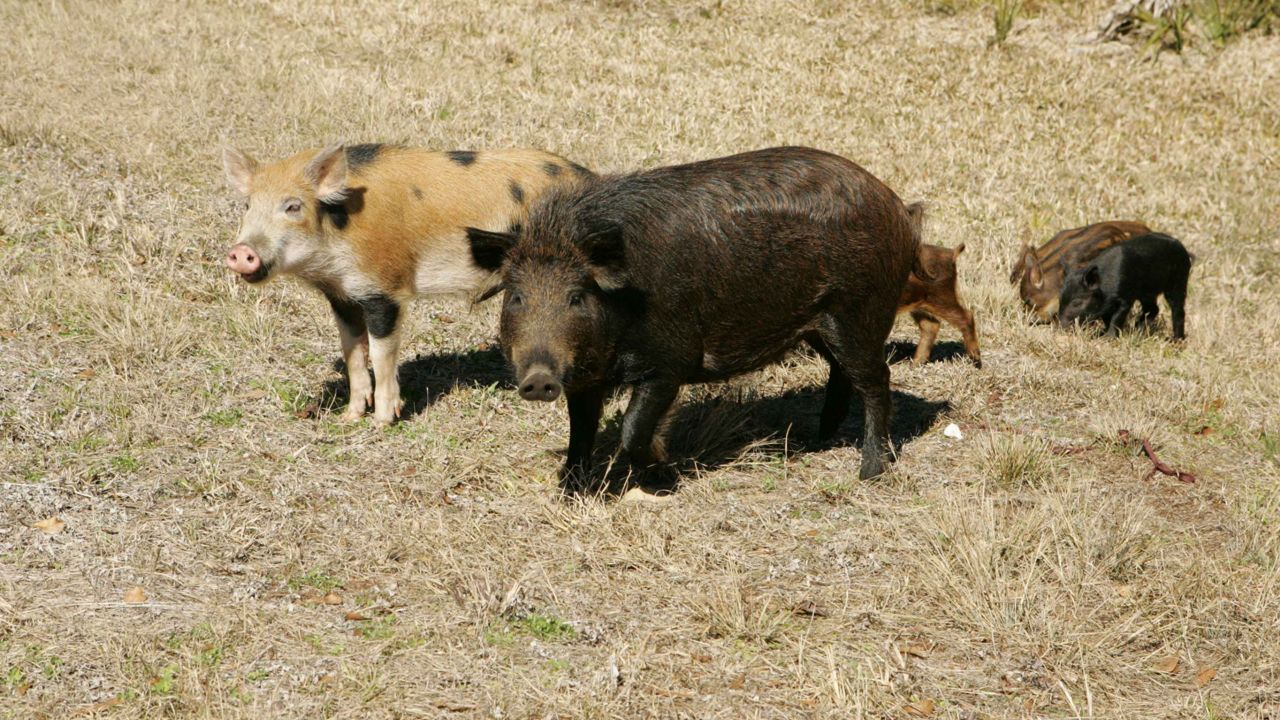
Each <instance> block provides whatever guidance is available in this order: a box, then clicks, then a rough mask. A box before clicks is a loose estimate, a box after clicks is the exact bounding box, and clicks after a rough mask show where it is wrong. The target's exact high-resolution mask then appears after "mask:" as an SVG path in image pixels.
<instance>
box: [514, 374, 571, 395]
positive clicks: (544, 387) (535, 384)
mask: <svg viewBox="0 0 1280 720" xmlns="http://www.w3.org/2000/svg"><path fill="white" fill-rule="evenodd" d="M562 390H564V388H563V386H561V385H560V381H559V380H557V379H556V377H555V376H554V375H552V374H551V371H549V370H547V369H546V368H535V369H533V370H530V371H529V372H528V373H527V374H525V376H524V379H523V380H521V381H520V397H522V398H524V399H525V400H541V401H542V402H552V401H554V400H555V399H556V398H558V397H560V392H561V391H562Z"/></svg>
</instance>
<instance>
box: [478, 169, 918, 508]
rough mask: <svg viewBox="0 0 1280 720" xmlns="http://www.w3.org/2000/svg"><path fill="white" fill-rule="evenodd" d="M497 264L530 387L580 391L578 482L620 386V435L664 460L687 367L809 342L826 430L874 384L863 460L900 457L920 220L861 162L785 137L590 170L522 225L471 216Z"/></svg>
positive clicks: (739, 362) (509, 348) (746, 368)
mask: <svg viewBox="0 0 1280 720" xmlns="http://www.w3.org/2000/svg"><path fill="white" fill-rule="evenodd" d="M469 234H470V239H471V251H472V255H473V257H474V259H475V262H476V264H477V265H479V266H480V267H483V268H487V269H495V270H497V269H500V270H501V272H502V286H501V287H502V288H504V289H505V298H504V300H503V305H502V320H501V330H500V333H501V340H502V346H503V350H504V352H505V353H506V355H507V358H508V359H509V360H510V362H511V364H512V366H513V367H514V369H515V375H516V378H517V381H518V385H519V391H520V394H521V395H522V396H523V397H524V398H525V399H528V400H543V401H553V400H555V399H557V398H558V397H559V396H560V394H561V392H563V393H564V394H565V395H566V396H567V399H568V405H569V452H568V458H567V459H566V461H565V465H564V467H563V469H562V471H561V479H562V483H563V485H564V487H565V488H566V489H568V490H569V491H575V492H576V491H581V490H584V489H588V488H589V487H590V485H591V484H589V483H588V477H589V468H590V464H591V454H592V449H593V447H594V442H595V436H596V429H597V425H598V423H599V420H600V413H601V408H602V405H603V403H604V400H605V397H606V395H607V394H608V392H609V391H610V390H611V389H612V388H614V387H616V386H618V385H629V386H631V387H632V388H633V389H632V394H631V401H630V404H629V405H628V407H627V410H626V413H625V414H624V416H623V421H622V449H623V450H624V452H625V454H626V456H627V459H628V460H629V461H630V463H631V466H632V467H633V468H636V469H643V468H645V467H648V466H652V465H657V464H659V463H661V462H662V461H663V459H664V455H665V453H664V451H663V447H662V441H661V438H660V433H658V432H657V431H658V429H659V427H660V426H661V425H662V421H663V419H664V418H665V416H666V415H667V413H668V411H669V410H670V408H671V405H672V403H673V402H674V401H675V399H676V395H677V393H678V391H679V389H680V386H681V385H683V384H686V383H699V382H716V381H723V380H727V379H729V378H731V377H734V376H735V375H741V374H743V373H747V372H751V371H753V370H757V369H759V368H761V367H764V366H766V365H769V364H770V363H774V362H777V361H779V360H781V359H782V358H783V357H784V355H786V353H787V352H788V351H789V350H791V349H792V348H794V347H795V346H797V345H798V344H800V343H801V342H805V343H808V344H809V345H810V346H812V347H813V348H814V349H815V350H816V351H817V352H818V353H819V354H820V355H821V356H822V357H823V358H825V359H826V360H827V361H828V363H830V366H831V375H830V379H829V381H828V384H827V392H826V401H825V404H824V405H823V408H822V414H821V419H820V422H819V429H818V435H819V437H820V438H821V439H827V438H829V437H831V436H832V435H833V434H834V433H835V432H836V430H837V429H838V427H839V425H840V423H841V422H842V421H843V420H844V418H845V416H846V415H847V414H848V410H849V404H850V400H851V392H852V390H853V389H854V388H856V389H857V390H858V391H859V393H860V394H861V395H862V399H863V403H864V407H865V413H866V424H865V428H866V432H865V437H864V440H863V448H862V466H861V470H860V476H861V477H862V478H870V477H874V476H876V475H880V474H881V473H883V472H884V469H885V463H886V461H887V460H888V459H889V453H890V446H889V414H890V395H889V368H888V366H887V365H886V364H885V360H884V343H885V339H886V338H887V337H888V334H889V330H890V329H891V327H892V325H893V320H894V317H895V315H896V312H897V307H898V306H897V300H898V298H899V296H900V295H901V293H902V287H903V284H904V283H905V282H906V279H907V274H908V273H909V272H910V271H911V270H912V265H913V263H914V262H915V259H916V248H917V246H918V245H919V236H918V234H917V233H916V232H915V231H914V229H913V225H912V221H911V218H910V217H909V216H908V213H907V209H906V208H905V207H904V206H903V204H902V201H901V200H899V199H898V196H897V195H895V194H894V193H893V191H892V190H890V189H889V188H888V187H885V185H884V184H883V183H881V182H880V181H879V180H877V179H876V178H875V177H874V176H872V175H871V174H870V173H868V172H867V171H866V170H863V169H862V168H861V167H859V166H857V165H855V164H854V163H852V162H850V161H848V160H846V159H844V158H841V157H838V156H836V155H832V154H829V153H825V152H821V151H818V150H813V149H808V148H773V149H768V150H760V151H756V152H749V153H743V154H741V155H734V156H731V157H725V158H719V159H715V160H708V161H704V162H698V163H692V164H689V165H680V166H674V167H665V168H659V169H656V170H650V171H647V172H641V173H636V174H631V175H621V176H614V177H602V178H596V179H588V180H586V181H585V182H583V183H582V184H580V185H577V186H575V187H573V188H565V189H563V190H561V191H557V192H553V193H552V194H550V195H548V196H546V198H545V199H544V200H543V201H542V202H540V203H539V204H538V205H537V206H535V208H534V209H533V210H532V211H531V213H530V215H529V217H528V218H527V221H526V223H525V225H524V228H523V230H522V231H521V232H520V233H519V234H518V235H513V234H509V233H495V232H487V231H481V230H471V231H470V233H469Z"/></svg>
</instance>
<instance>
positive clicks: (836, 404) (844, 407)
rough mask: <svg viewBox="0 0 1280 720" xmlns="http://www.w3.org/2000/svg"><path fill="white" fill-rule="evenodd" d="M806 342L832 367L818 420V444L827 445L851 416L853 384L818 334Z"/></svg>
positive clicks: (808, 337) (810, 336)
mask: <svg viewBox="0 0 1280 720" xmlns="http://www.w3.org/2000/svg"><path fill="white" fill-rule="evenodd" d="M805 342H806V343H808V344H809V346H810V347H812V348H813V349H814V350H815V351H816V352H817V353H818V354H819V355H821V356H822V358H823V359H824V360H826V361H827V364H828V365H830V366H831V374H830V375H829V376H828V377H827V391H826V394H825V398H824V399H823V401H822V415H821V417H820V418H819V420H818V442H821V443H825V442H827V441H828V440H830V439H831V438H832V437H833V436H834V435H835V434H836V430H839V429H840V424H841V423H843V422H844V419H845V418H846V417H848V416H849V403H850V401H851V400H852V399H853V383H852V382H851V381H850V380H849V374H848V373H846V372H845V371H844V368H843V367H841V366H840V361H838V360H836V356H835V355H832V354H831V349H830V348H828V347H827V344H826V343H824V342H823V341H822V338H821V337H820V336H819V335H818V334H817V333H811V334H809V335H807V336H806V337H805ZM922 342H923V340H922Z"/></svg>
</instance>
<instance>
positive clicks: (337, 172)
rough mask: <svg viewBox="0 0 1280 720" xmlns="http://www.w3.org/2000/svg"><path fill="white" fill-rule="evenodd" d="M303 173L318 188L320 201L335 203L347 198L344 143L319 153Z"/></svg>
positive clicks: (331, 146) (317, 193)
mask: <svg viewBox="0 0 1280 720" xmlns="http://www.w3.org/2000/svg"><path fill="white" fill-rule="evenodd" d="M303 174H305V175H306V177H307V181H308V182H310V183H311V186H312V187H314V188H315V189H316V197H317V198H319V199H320V202H323V203H330V204H334V203H340V202H342V201H343V200H346V199H347V150H346V148H345V147H343V145H342V143H338V144H337V145H330V146H329V147H327V148H325V149H323V150H321V151H320V152H319V153H317V154H316V156H315V157H313V158H311V162H309V163H307V167H306V169H304V170H303Z"/></svg>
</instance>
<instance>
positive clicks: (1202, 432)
mask: <svg viewBox="0 0 1280 720" xmlns="http://www.w3.org/2000/svg"><path fill="white" fill-rule="evenodd" d="M1212 434H1213V428H1211V427H1209V426H1208V425H1205V426H1204V427H1202V428H1200V429H1199V430H1197V431H1196V435H1199V436H1200V437H1208V436H1210V435H1212Z"/></svg>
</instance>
